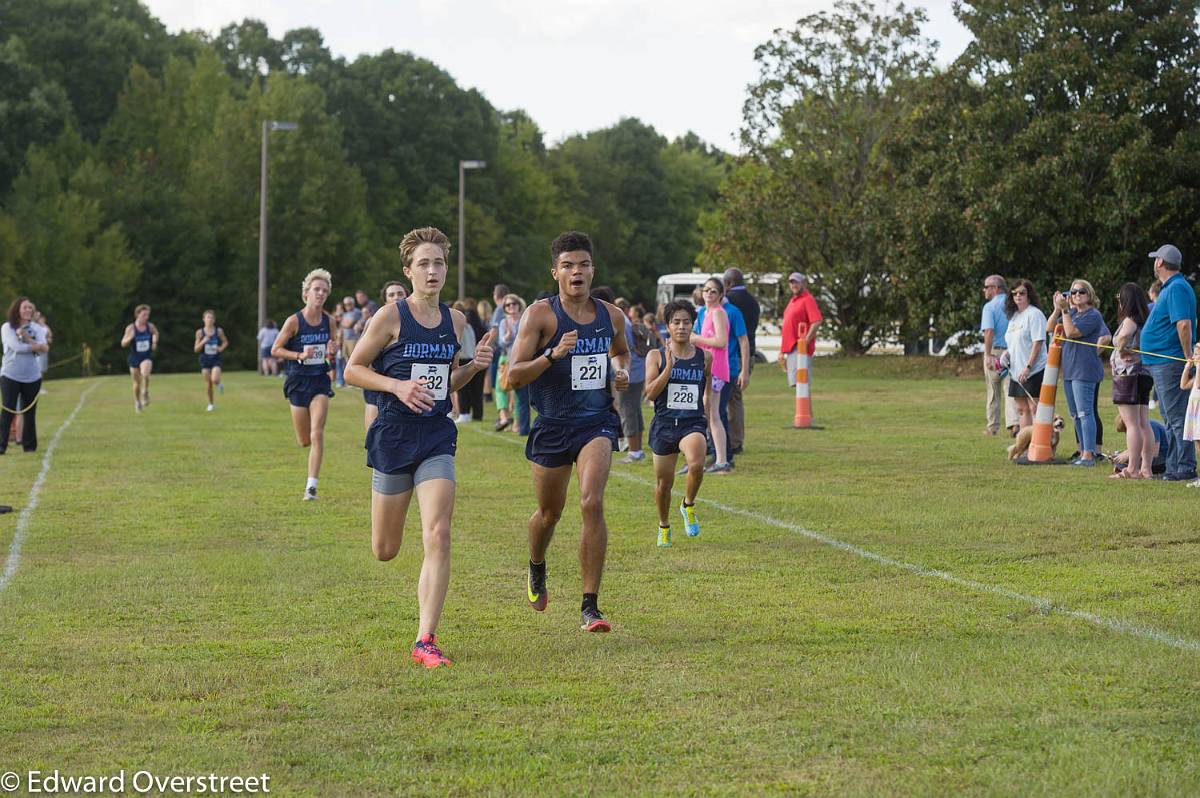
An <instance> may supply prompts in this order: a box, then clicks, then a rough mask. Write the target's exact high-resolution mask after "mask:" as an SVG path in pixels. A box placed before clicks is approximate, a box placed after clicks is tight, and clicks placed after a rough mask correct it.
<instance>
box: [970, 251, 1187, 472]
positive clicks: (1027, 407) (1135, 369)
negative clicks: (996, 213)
mask: <svg viewBox="0 0 1200 798" xmlns="http://www.w3.org/2000/svg"><path fill="white" fill-rule="evenodd" d="M1149 257H1150V259H1151V260H1152V262H1153V276H1154V280H1153V282H1152V283H1151V284H1150V285H1149V287H1148V289H1143V288H1142V286H1140V285H1138V284H1137V283H1134V282H1130V283H1125V284H1124V285H1122V286H1121V288H1120V290H1119V291H1118V292H1117V295H1116V296H1115V297H1113V301H1112V303H1111V304H1108V308H1109V312H1110V313H1111V314H1112V315H1111V316H1109V319H1110V320H1111V321H1112V322H1113V324H1112V326H1111V327H1110V326H1109V324H1108V322H1107V321H1106V319H1105V316H1104V308H1103V306H1104V305H1105V303H1103V302H1102V301H1101V299H1100V297H1099V296H1097V294H1096V290H1095V288H1093V287H1092V284H1091V283H1090V282H1088V281H1087V280H1085V279H1082V278H1079V279H1075V280H1072V281H1071V283H1070V286H1069V288H1067V289H1066V290H1063V291H1051V292H1050V294H1049V298H1048V299H1044V298H1040V297H1039V295H1038V292H1037V290H1036V288H1035V287H1034V285H1033V284H1032V283H1031V282H1030V281H1029V280H1023V279H1018V280H1014V281H1012V283H1011V284H1010V283H1009V281H1007V280H1006V279H1005V278H1004V277H1002V276H1001V275H998V274H993V275H989V276H988V277H987V278H986V279H985V280H984V281H983V294H984V300H985V301H984V305H983V311H982V315H981V319H980V329H981V330H982V331H983V373H984V382H985V389H986V390H985V397H986V398H985V405H984V406H985V416H986V426H985V427H984V430H983V432H984V434H985V435H997V434H998V433H999V430H1000V427H1001V405H1003V421H1004V428H1005V429H1006V430H1007V431H1008V433H1009V434H1010V435H1014V436H1015V435H1016V434H1017V432H1018V431H1019V430H1020V429H1021V428H1023V427H1028V426H1030V425H1031V424H1033V423H1034V415H1035V413H1036V412H1037V406H1038V399H1039V396H1040V393H1041V388H1042V380H1043V377H1045V376H1046V367H1047V362H1048V361H1047V350H1048V346H1049V345H1051V344H1053V343H1054V335H1055V334H1056V330H1059V329H1060V328H1061V332H1060V333H1059V334H1060V336H1061V338H1060V341H1059V343H1061V346H1062V362H1061V376H1062V380H1063V383H1062V391H1063V394H1064V395H1065V396H1064V398H1065V400H1066V406H1067V412H1068V413H1069V414H1070V420H1071V427H1073V430H1074V435H1075V443H1076V450H1075V452H1074V454H1072V455H1071V457H1070V458H1069V461H1070V464H1071V465H1072V466H1076V467H1081V468H1091V467H1095V466H1096V464H1097V463H1098V462H1101V461H1103V460H1106V459H1110V460H1111V461H1112V463H1113V473H1112V474H1111V476H1112V477H1113V478H1114V479H1149V478H1152V477H1154V478H1160V479H1164V480H1167V481H1172V482H1186V483H1187V484H1188V485H1189V486H1191V487H1200V479H1197V474H1196V447H1197V443H1196V442H1197V441H1198V440H1200V379H1197V376H1196V371H1197V368H1198V367H1200V346H1197V345H1196V306H1197V303H1196V292H1195V290H1194V288H1193V287H1192V285H1191V283H1189V282H1188V280H1187V279H1186V278H1185V277H1184V276H1183V274H1182V273H1181V271H1182V268H1183V256H1182V253H1180V251H1179V249H1178V248H1177V247H1175V246H1173V245H1171V244H1164V245H1163V246H1161V247H1159V248H1158V249H1157V250H1155V251H1154V252H1151V253H1149ZM1046 311H1049V315H1048V316H1047V315H1046ZM1106 365H1107V366H1108V370H1107V372H1106V369H1105V366H1106ZM1106 378H1108V379H1109V380H1110V383H1111V389H1110V391H1109V392H1108V396H1109V397H1110V401H1108V402H1106V401H1104V399H1102V395H1103V394H1104V393H1105V392H1104V391H1102V389H1101V388H1102V385H1103V383H1104V382H1105V380H1106ZM1107 404H1111V405H1115V407H1116V410H1117V417H1116V429H1117V432H1119V433H1124V435H1125V448H1124V449H1123V450H1122V451H1120V452H1117V453H1115V454H1111V455H1106V454H1105V452H1104V451H1103V442H1104V423H1103V420H1102V419H1103V417H1104V411H1102V409H1101V408H1102V406H1103V405H1107ZM1155 407H1157V410H1158V411H1159V413H1160V414H1161V416H1162V422H1161V423H1159V422H1158V421H1156V420H1154V419H1152V418H1151V415H1150V413H1151V410H1152V409H1153V408H1155Z"/></svg>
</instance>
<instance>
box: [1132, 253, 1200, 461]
mask: <svg viewBox="0 0 1200 798" xmlns="http://www.w3.org/2000/svg"><path fill="white" fill-rule="evenodd" d="M1150 257H1151V258H1154V276H1155V277H1157V278H1158V280H1159V282H1161V283H1162V291H1161V292H1160V293H1159V295H1158V300H1157V301H1156V302H1155V303H1154V307H1153V308H1152V309H1151V310H1150V317H1149V318H1147V319H1146V326H1145V327H1144V328H1143V330H1142V346H1141V348H1142V351H1143V352H1145V353H1146V354H1144V355H1143V356H1142V362H1143V363H1145V365H1146V368H1147V369H1149V371H1150V376H1152V377H1153V378H1154V390H1155V391H1157V392H1158V409H1159V412H1161V413H1162V417H1163V421H1165V422H1166V425H1167V429H1168V430H1169V431H1170V434H1171V436H1172V438H1173V439H1174V441H1173V445H1172V446H1171V447H1170V451H1171V453H1170V456H1169V457H1168V459H1167V470H1166V473H1165V474H1164V475H1163V479H1166V480H1172V481H1175V480H1185V479H1195V478H1196V450H1195V448H1194V447H1193V446H1192V445H1191V442H1190V441H1185V440H1184V439H1183V422H1184V417H1185V416H1186V412H1187V403H1188V394H1187V391H1184V390H1183V389H1182V388H1180V387H1179V381H1180V380H1179V378H1180V375H1182V373H1183V370H1184V369H1185V368H1187V364H1186V363H1182V362H1180V360H1172V359H1171V358H1180V359H1187V358H1189V357H1191V353H1192V344H1193V343H1195V340H1196V292H1195V290H1194V289H1193V288H1192V285H1191V283H1189V282H1188V281H1187V280H1186V279H1184V277H1183V275H1182V274H1180V273H1179V270H1180V268H1181V267H1182V265H1183V255H1182V254H1180V252H1179V249H1178V248H1176V247H1174V246H1172V245H1171V244H1163V245H1162V246H1161V247H1159V248H1158V249H1156V250H1155V251H1154V252H1151V253H1150Z"/></svg>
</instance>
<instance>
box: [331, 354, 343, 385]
mask: <svg viewBox="0 0 1200 798" xmlns="http://www.w3.org/2000/svg"><path fill="white" fill-rule="evenodd" d="M333 363H334V367H335V368H336V369H337V376H336V381H337V384H338V385H345V384H346V358H344V357H342V353H341V352H338V353H337V356H336V357H335V358H334V359H333Z"/></svg>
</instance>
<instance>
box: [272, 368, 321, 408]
mask: <svg viewBox="0 0 1200 798" xmlns="http://www.w3.org/2000/svg"><path fill="white" fill-rule="evenodd" d="M283 395H284V396H286V397H287V400H288V402H290V403H291V405H292V407H308V406H309V405H311V404H312V400H313V397H314V396H333V386H332V385H331V384H330V382H329V375H328V374H315V375H312V376H304V375H301V374H289V375H288V377H287V379H285V380H284V381H283Z"/></svg>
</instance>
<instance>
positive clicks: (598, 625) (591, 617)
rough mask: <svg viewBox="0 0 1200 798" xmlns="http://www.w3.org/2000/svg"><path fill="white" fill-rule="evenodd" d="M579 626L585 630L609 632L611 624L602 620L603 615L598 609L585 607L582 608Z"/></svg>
mask: <svg viewBox="0 0 1200 798" xmlns="http://www.w3.org/2000/svg"><path fill="white" fill-rule="evenodd" d="M579 628H580V629H582V630H583V631H585V632H611V631H612V624H610V623H609V622H608V621H606V620H604V616H603V615H601V614H600V610H598V609H596V608H595V607H586V608H585V609H584V610H583V616H582V619H581V622H580V624H579Z"/></svg>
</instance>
